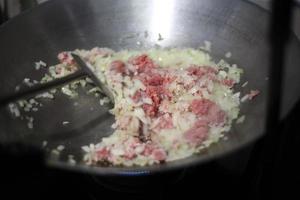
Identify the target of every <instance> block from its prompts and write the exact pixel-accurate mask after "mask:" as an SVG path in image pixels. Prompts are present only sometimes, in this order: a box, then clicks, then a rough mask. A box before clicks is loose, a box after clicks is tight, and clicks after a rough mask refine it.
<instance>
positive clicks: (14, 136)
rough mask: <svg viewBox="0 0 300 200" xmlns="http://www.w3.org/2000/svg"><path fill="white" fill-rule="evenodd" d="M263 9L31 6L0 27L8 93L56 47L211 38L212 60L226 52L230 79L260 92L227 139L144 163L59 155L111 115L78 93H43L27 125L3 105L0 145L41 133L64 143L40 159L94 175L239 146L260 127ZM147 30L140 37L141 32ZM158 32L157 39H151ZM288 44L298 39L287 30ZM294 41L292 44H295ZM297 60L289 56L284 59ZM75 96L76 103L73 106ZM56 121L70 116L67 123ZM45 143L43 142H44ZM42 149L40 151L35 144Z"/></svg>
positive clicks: (132, 171) (207, 0)
mask: <svg viewBox="0 0 300 200" xmlns="http://www.w3.org/2000/svg"><path fill="white" fill-rule="evenodd" d="M268 18H269V14H268V13H267V12H265V11H264V10H262V9H260V8H258V7H257V6H255V5H253V4H250V3H247V2H245V1H239V0H227V1H223V0H202V1H198V0H187V1H179V0H168V1H160V0H149V1H138V0H115V1H113V2H112V1H97V0H86V1H81V0H65V1H58V0H57V1H55V0H53V1H50V2H47V3H44V4H42V5H41V6H39V7H38V8H36V9H32V10H30V11H28V12H26V13H24V14H22V15H21V16H19V17H17V18H15V19H13V20H11V21H9V22H8V23H6V24H4V25H3V26H2V27H0V44H1V45H0V62H1V67H0V91H1V96H2V95H3V96H5V95H9V94H11V93H12V92H13V91H14V88H15V86H16V85H18V84H20V83H21V82H22V80H23V79H24V77H33V78H34V79H37V80H39V79H40V78H41V77H42V74H43V73H42V72H40V71H36V70H34V64H33V63H34V62H36V61H39V60H43V61H45V62H46V63H48V65H52V64H55V63H57V58H56V56H57V54H58V53H59V52H61V51H64V50H74V49H76V48H82V49H89V48H92V47H94V46H99V47H109V48H112V49H114V50H121V49H144V48H151V47H157V46H158V45H159V46H160V47H193V48H197V47H199V46H201V45H203V41H204V40H207V41H211V42H212V53H211V54H212V56H213V58H214V59H215V60H219V59H220V58H223V57H224V55H225V53H226V52H228V51H230V52H232V55H233V56H232V57H231V58H230V59H227V60H228V61H229V62H230V63H236V64H238V65H239V66H241V67H242V68H243V69H244V71H245V73H244V75H243V76H242V80H241V83H243V82H245V81H249V84H248V86H247V87H245V88H242V87H240V86H237V87H238V89H239V90H241V91H242V92H244V93H245V92H248V91H249V90H250V89H251V88H253V89H259V90H260V91H261V95H259V96H258V98H256V99H255V100H254V101H252V102H250V103H244V104H242V106H241V113H242V114H245V115H246V120H245V122H244V123H243V124H234V125H233V127H232V130H231V131H230V132H229V133H226V135H227V137H228V140H224V141H221V142H219V143H218V144H215V145H213V146H211V147H210V148H209V149H207V150H206V151H205V152H202V153H201V154H199V155H194V156H192V157H189V158H186V159H182V160H178V161H174V162H170V163H165V164H161V165H153V166H146V167H130V168H128V167H100V166H98V167H88V166H85V165H83V164H81V163H80V162H79V163H77V164H76V165H70V164H68V163H67V155H68V154H73V155H75V158H76V160H78V159H80V158H81V156H82V152H81V148H80V147H81V146H83V145H87V144H89V143H96V142H99V141H100V140H101V138H102V137H104V136H107V135H109V133H111V128H110V125H111V123H112V122H113V120H114V119H113V116H111V115H109V114H108V113H107V112H106V111H107V108H105V107H100V106H99V104H98V100H97V99H95V98H93V97H91V96H87V95H85V94H84V92H82V95H80V96H79V97H78V98H77V99H70V98H67V97H65V96H64V95H58V96H57V97H56V100H55V101H52V100H49V101H48V100H43V101H42V103H43V104H44V106H43V107H41V108H40V110H39V112H36V113H31V114H30V115H31V116H33V117H34V118H35V121H34V129H32V130H30V129H28V128H27V127H26V122H24V121H21V120H18V119H13V117H12V116H11V115H10V114H9V113H8V111H7V109H2V110H1V112H0V123H1V134H0V141H1V143H2V144H10V143H12V142H15V141H22V142H23V143H25V144H30V145H33V146H35V147H39V148H40V147H41V145H42V141H44V140H48V141H49V144H48V147H47V148H48V150H49V149H51V148H55V147H56V146H58V145H61V144H62V145H65V146H66V150H64V151H63V152H62V153H61V156H60V157H59V158H54V157H52V156H50V155H49V154H47V156H46V163H47V165H49V166H52V167H59V168H63V169H66V170H77V171H86V172H90V173H96V174H100V175H112V174H114V175H140V174H148V173H153V172H161V171H169V170H172V169H179V168H183V167H187V166H191V165H195V164H200V163H204V162H206V161H208V160H211V159H216V158H218V157H220V156H224V155H225V154H228V153H230V152H233V151H237V150H238V149H240V148H242V147H245V146H246V145H247V144H250V143H251V142H253V141H255V140H256V139H258V138H259V137H261V136H262V135H263V133H264V124H265V116H266V109H265V108H266V90H267V83H268V81H267V77H268V74H267V71H268V70H267V69H268V68H267V66H268V62H269V61H268V59H269V58H268V37H267V36H268V34H267V31H268ZM145 31H147V33H148V37H145V35H144V33H145ZM158 34H161V35H162V37H163V38H164V40H162V41H158ZM292 41H293V45H294V46H293V47H292V48H294V50H295V51H298V52H299V45H298V43H297V42H295V41H296V39H295V37H294V36H293V38H292ZM295 45H296V46H295ZM295 63H299V57H297V56H296V54H293V55H292V56H290V57H289V62H288V63H287V64H288V66H287V67H289V66H293V64H295ZM74 102H78V103H79V105H78V106H76V107H75V106H74ZM62 121H70V124H68V125H67V126H63V125H62ZM47 148H46V149H47ZM43 151H46V150H43Z"/></svg>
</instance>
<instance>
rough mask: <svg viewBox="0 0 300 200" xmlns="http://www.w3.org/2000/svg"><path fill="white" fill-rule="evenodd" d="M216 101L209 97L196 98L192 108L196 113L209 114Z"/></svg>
mask: <svg viewBox="0 0 300 200" xmlns="http://www.w3.org/2000/svg"><path fill="white" fill-rule="evenodd" d="M213 105H214V103H213V102H212V101H210V100H208V99H195V100H193V101H192V103H191V105H190V108H191V110H192V112H193V113H195V114H196V115H198V116H199V115H207V114H208V111H209V109H210V108H211V106H213Z"/></svg>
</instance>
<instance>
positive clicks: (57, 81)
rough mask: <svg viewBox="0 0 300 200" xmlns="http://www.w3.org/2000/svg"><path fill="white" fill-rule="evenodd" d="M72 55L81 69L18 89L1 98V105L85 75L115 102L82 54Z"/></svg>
mask: <svg viewBox="0 0 300 200" xmlns="http://www.w3.org/2000/svg"><path fill="white" fill-rule="evenodd" d="M71 55H72V57H73V58H74V60H75V62H76V63H77V65H78V67H79V69H78V70H77V71H76V72H74V73H72V74H70V75H67V76H64V77H62V78H59V79H55V80H53V81H49V82H47V83H41V84H36V85H34V86H32V87H27V88H25V89H23V90H21V91H18V92H17V93H15V94H13V95H11V96H7V97H4V98H1V99H0V106H2V105H7V104H8V103H10V102H14V101H16V100H19V99H21V98H26V97H29V96H33V95H34V94H38V93H41V92H43V91H47V90H50V89H52V88H57V87H59V86H61V85H65V84H67V83H70V82H72V81H75V80H78V79H81V78H83V77H89V78H90V79H91V80H92V81H93V82H94V84H95V85H96V86H98V87H99V88H100V90H101V92H102V93H103V94H104V95H105V96H107V97H108V98H109V99H110V100H111V102H112V103H114V97H113V94H112V93H111V91H110V90H109V89H108V88H107V86H106V85H105V84H104V83H102V82H101V81H100V80H99V79H98V77H97V76H96V75H95V74H94V73H93V71H92V70H91V69H90V68H89V67H88V65H87V64H86V63H85V62H84V61H83V60H82V59H81V58H80V56H78V55H76V54H74V53H72V54H71Z"/></svg>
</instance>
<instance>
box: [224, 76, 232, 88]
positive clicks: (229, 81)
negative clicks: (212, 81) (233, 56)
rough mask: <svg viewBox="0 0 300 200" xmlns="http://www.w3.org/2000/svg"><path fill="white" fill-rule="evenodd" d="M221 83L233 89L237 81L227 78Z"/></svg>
mask: <svg viewBox="0 0 300 200" xmlns="http://www.w3.org/2000/svg"><path fill="white" fill-rule="evenodd" d="M221 83H222V84H224V85H226V86H228V87H230V88H232V87H233V86H234V84H235V81H234V80H233V79H230V78H226V79H223V80H222V81H221Z"/></svg>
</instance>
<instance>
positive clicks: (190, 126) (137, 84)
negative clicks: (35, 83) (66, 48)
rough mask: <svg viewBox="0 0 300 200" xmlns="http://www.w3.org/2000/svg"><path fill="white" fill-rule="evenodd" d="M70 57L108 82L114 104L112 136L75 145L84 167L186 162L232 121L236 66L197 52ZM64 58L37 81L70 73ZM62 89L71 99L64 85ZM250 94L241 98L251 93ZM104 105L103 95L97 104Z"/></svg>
mask: <svg viewBox="0 0 300 200" xmlns="http://www.w3.org/2000/svg"><path fill="white" fill-rule="evenodd" d="M74 52H75V53H77V54H78V55H80V56H81V57H82V58H83V59H84V60H85V61H87V62H88V63H89V64H90V67H91V69H92V70H93V71H94V73H95V74H96V75H97V76H98V78H99V79H100V80H101V81H103V82H104V83H105V84H107V86H108V88H109V89H110V90H111V91H112V93H113V94H114V101H115V102H114V107H113V108H112V109H111V110H110V112H111V114H113V115H114V116H115V123H114V124H113V125H112V128H113V129H114V131H113V134H111V135H110V136H108V137H105V138H103V139H102V140H101V141H95V144H89V145H87V146H83V147H82V149H83V152H84V158H83V159H84V162H85V163H86V164H89V165H94V164H98V163H110V164H112V165H124V166H132V165H142V166H143V165H151V164H155V163H163V162H168V161H173V160H178V159H182V158H185V157H189V156H191V155H193V154H195V153H198V152H200V151H201V150H202V149H205V148H208V147H209V146H210V145H211V144H212V143H216V142H218V141H219V140H220V139H221V138H223V137H224V135H225V133H226V132H228V131H229V130H230V128H231V125H232V123H233V120H235V119H237V118H238V116H239V106H240V102H241V100H240V92H237V91H234V85H235V84H237V83H239V82H240V75H241V74H242V69H240V68H238V67H237V66H236V65H230V64H228V63H226V62H225V61H223V60H221V61H220V62H218V63H216V62H214V61H213V60H212V59H211V57H210V56H209V54H208V53H205V52H203V51H201V50H196V49H177V48H175V49H168V50H167V49H165V50H163V49H150V50H145V51H127V50H124V51H119V52H115V51H113V50H111V49H107V48H93V49H92V50H76V51H74ZM70 53H71V52H62V53H60V54H59V55H58V58H59V60H60V61H61V63H60V64H58V65H55V66H52V67H50V68H49V71H50V75H46V76H45V77H44V79H43V80H42V81H44V82H45V81H49V80H52V79H53V78H58V77H62V76H65V75H67V74H69V73H72V72H74V71H76V69H77V66H76V64H75V62H74V60H73V59H72V56H71V55H70ZM78 83H79V84H81V85H83V84H86V81H83V80H81V82H80V81H77V82H76V83H75V84H78ZM94 91H99V89H98V88H94ZM62 92H64V93H65V94H67V95H69V96H76V93H74V91H73V90H72V89H71V87H69V86H65V87H63V88H62ZM251 94H252V95H251ZM251 94H249V95H250V96H249V95H248V96H247V98H248V97H251V98H253V97H254V96H255V95H257V94H258V91H253V92H252V93H251ZM44 95H46V94H44ZM46 96H47V95H46ZM244 98H245V99H246V97H244ZM249 99H250V98H249ZM107 102H108V98H107V97H105V98H103V99H101V100H100V103H101V104H104V103H107ZM243 118H244V116H243Z"/></svg>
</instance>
